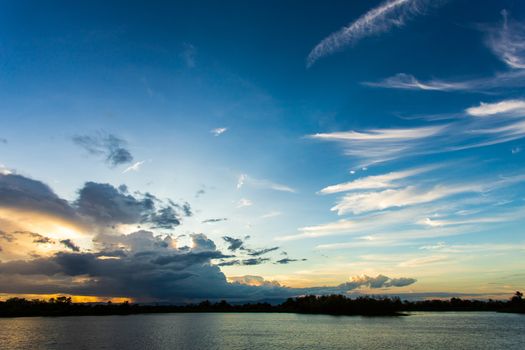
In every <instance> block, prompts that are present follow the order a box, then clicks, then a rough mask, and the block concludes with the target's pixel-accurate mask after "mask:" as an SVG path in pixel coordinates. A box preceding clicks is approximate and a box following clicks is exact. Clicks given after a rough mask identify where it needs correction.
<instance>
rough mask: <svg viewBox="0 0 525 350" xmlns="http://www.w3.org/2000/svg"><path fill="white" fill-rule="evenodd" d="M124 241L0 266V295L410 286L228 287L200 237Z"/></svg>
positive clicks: (283, 294) (267, 292)
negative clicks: (179, 242)
mask: <svg viewBox="0 0 525 350" xmlns="http://www.w3.org/2000/svg"><path fill="white" fill-rule="evenodd" d="M129 236H132V237H127V236H125V235H122V236H120V237H112V239H113V240H114V241H112V242H110V243H118V244H119V245H121V246H123V247H124V248H121V249H120V250H114V251H99V252H96V253H92V252H76V253H75V252H60V253H56V254H55V255H53V256H50V257H45V258H44V257H36V258H34V259H32V260H15V261H10V262H4V263H2V262H0V293H45V294H48V293H67V294H77V295H94V296H127V297H133V298H137V299H138V300H157V301H170V302H184V301H197V300H202V299H212V300H219V299H228V300H232V301H234V300H239V301H241V300H242V301H246V300H260V299H265V298H287V297H291V296H297V295H303V294H330V293H347V292H348V291H350V290H354V289H358V288H359V287H362V286H368V287H370V288H381V287H385V286H395V285H408V284H411V283H414V282H415V280H414V279H409V278H398V279H390V278H388V277H386V276H382V275H379V276H377V277H368V276H364V277H358V278H354V279H353V280H352V282H353V284H352V283H350V282H349V283H343V284H341V285H339V286H335V287H316V288H288V287H283V286H280V285H279V284H278V283H260V285H258V286H249V285H245V284H242V283H238V282H236V283H229V282H228V281H227V280H226V277H225V276H224V274H223V273H222V272H221V271H220V269H219V267H218V266H217V265H214V264H213V261H214V260H215V259H224V258H227V257H229V256H227V255H224V254H222V253H221V252H220V251H217V250H216V249H212V250H210V249H211V248H213V247H214V246H215V245H214V244H213V242H212V241H211V240H209V239H208V238H207V237H206V236H204V235H202V234H198V235H192V236H191V239H192V248H189V249H178V248H174V247H173V246H169V245H168V247H160V246H159V245H158V244H156V243H157V242H159V241H165V239H166V238H162V237H160V236H155V235H154V234H153V233H152V232H149V231H138V232H136V233H133V234H131V235H129ZM101 239H102V238H101ZM168 242H169V240H168ZM108 257H112V258H108ZM268 260H269V259H265V258H253V259H245V260H232V261H230V262H226V261H224V260H222V262H221V263H219V265H222V266H227V265H234V264H243V265H255V264H258V263H262V262H265V261H268ZM80 276H81V277H83V278H82V279H80V280H79V279H78V278H77V277H80ZM261 279H262V278H261ZM237 280H239V279H237ZM262 280H263V279H262ZM263 282H264V280H263Z"/></svg>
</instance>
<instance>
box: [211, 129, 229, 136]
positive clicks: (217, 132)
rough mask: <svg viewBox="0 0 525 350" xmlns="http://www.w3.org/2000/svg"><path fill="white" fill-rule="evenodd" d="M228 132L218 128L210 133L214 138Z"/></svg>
mask: <svg viewBox="0 0 525 350" xmlns="http://www.w3.org/2000/svg"><path fill="white" fill-rule="evenodd" d="M226 131H228V128H216V129H212V130H210V132H211V133H212V134H213V136H219V135H222V134H224V133H225V132H226Z"/></svg>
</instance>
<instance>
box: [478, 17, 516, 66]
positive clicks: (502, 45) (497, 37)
mask: <svg viewBox="0 0 525 350" xmlns="http://www.w3.org/2000/svg"><path fill="white" fill-rule="evenodd" d="M501 14H502V16H503V25H502V27H501V28H498V29H492V30H489V36H488V39H487V44H488V46H489V47H490V49H491V50H492V51H493V52H494V54H496V55H497V56H498V57H499V58H500V59H501V60H502V61H503V62H505V63H506V64H507V65H508V66H509V67H511V68H514V69H525V25H524V24H523V23H519V22H515V21H511V20H509V19H508V13H507V11H506V10H503V11H501Z"/></svg>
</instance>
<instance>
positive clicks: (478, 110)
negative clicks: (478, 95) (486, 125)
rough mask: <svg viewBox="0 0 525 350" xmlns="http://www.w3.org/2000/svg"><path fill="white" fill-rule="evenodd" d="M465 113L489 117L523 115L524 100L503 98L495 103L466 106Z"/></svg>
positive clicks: (524, 112) (524, 111)
mask: <svg viewBox="0 0 525 350" xmlns="http://www.w3.org/2000/svg"><path fill="white" fill-rule="evenodd" d="M465 112H466V113H467V114H469V115H471V116H474V117H489V116H493V115H502V114H503V115H517V116H525V100H504V101H499V102H495V103H483V102H481V103H480V105H479V106H475V107H470V108H467V109H466V111H465Z"/></svg>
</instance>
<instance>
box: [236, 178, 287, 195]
mask: <svg viewBox="0 0 525 350" xmlns="http://www.w3.org/2000/svg"><path fill="white" fill-rule="evenodd" d="M243 186H251V187H254V188H259V189H269V190H274V191H280V192H290V193H295V192H296V191H295V189H293V188H291V187H290V186H287V185H283V184H279V183H275V182H273V181H270V180H266V179H256V178H254V177H251V176H248V175H247V174H241V175H239V177H238V178H237V189H238V190H240V189H241V188H242V187H243Z"/></svg>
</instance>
